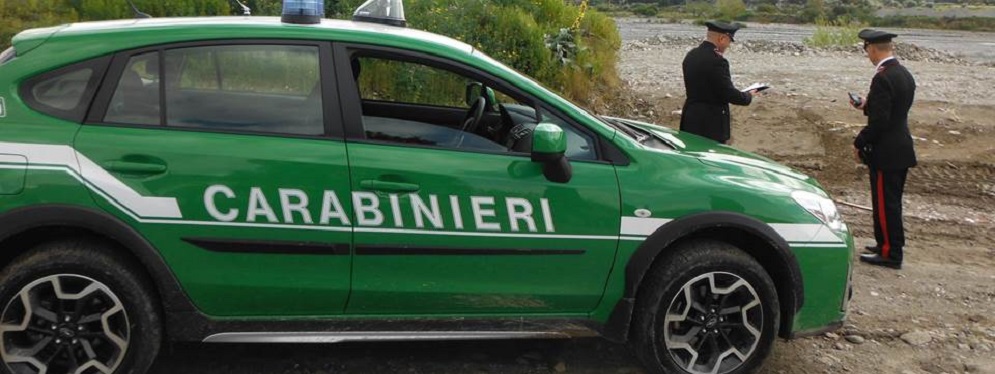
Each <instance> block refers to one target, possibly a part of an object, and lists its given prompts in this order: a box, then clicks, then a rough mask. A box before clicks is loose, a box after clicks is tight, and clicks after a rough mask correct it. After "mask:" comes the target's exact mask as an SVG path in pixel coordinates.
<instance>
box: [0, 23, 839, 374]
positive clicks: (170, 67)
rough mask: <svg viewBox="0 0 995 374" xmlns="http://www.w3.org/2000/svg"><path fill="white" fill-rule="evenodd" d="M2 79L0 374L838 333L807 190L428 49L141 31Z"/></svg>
mask: <svg viewBox="0 0 995 374" xmlns="http://www.w3.org/2000/svg"><path fill="white" fill-rule="evenodd" d="M374 18H375V17H374ZM2 56H3V57H2V58H0V61H2V62H0V63H2V65H0V108H2V111H0V113H3V115H2V116H0V266H2V268H3V271H2V273H0V307H2V308H3V309H2V322H0V356H2V360H3V362H4V365H3V370H5V371H8V372H12V373H40V372H48V373H67V372H85V373H89V372H97V371H102V372H115V373H118V372H121V373H125V372H144V371H145V370H146V369H147V368H148V367H149V365H150V364H151V362H152V360H153V359H154V357H155V355H156V353H157V351H158V349H159V346H160V344H161V343H162V342H163V341H164V340H169V341H197V342H210V343H248V342H252V343H268V342H341V341H351V340H417V339H505V338H548V337H570V336H579V335H590V334H597V335H601V336H604V337H606V338H607V339H610V340H613V341H618V342H629V343H630V344H631V345H632V346H633V347H634V349H635V351H636V353H637V355H638V356H639V357H640V358H641V359H642V361H643V362H644V364H645V365H646V367H647V368H648V369H649V370H650V371H652V372H689V373H742V372H748V371H751V370H753V369H754V368H756V367H757V366H758V365H759V364H760V363H761V362H762V361H763V359H764V358H765V357H766V356H767V354H768V353H769V351H770V348H771V345H772V342H773V340H774V339H775V337H777V336H781V337H785V338H790V337H793V336H797V335H799V334H805V333H811V332H815V331H820V330H824V329H827V328H832V327H833V326H837V325H839V324H840V323H841V321H842V320H843V318H844V317H845V313H846V301H847V299H848V291H849V271H850V259H851V252H852V250H853V244H852V238H851V235H850V233H849V232H848V230H847V228H846V226H845V225H844V224H843V223H842V221H841V220H840V216H839V215H838V213H837V212H836V207H835V205H834V204H833V202H832V200H830V199H829V197H828V195H827V194H826V193H825V192H824V191H823V189H822V188H821V187H820V186H819V185H818V183H817V182H816V181H814V180H813V179H811V178H809V177H807V176H805V175H803V174H800V173H798V172H796V171H794V170H792V169H790V168H787V167H784V166H781V165H778V164H776V163H774V162H772V161H770V160H768V159H764V158H762V157H759V156H756V155H753V154H749V153H746V152H741V151H738V150H735V149H733V148H730V147H727V146H723V145H719V144H716V143H714V142H711V141H708V140H706V139H703V138H699V137H696V136H693V135H689V134H682V133H679V132H676V131H673V130H670V129H667V128H664V127H659V126H655V125H651V124H645V123H639V122H634V121H629V120H624V119H617V118H602V117H598V116H595V115H592V114H590V113H588V112H586V111H584V110H583V109H581V108H578V107H576V106H575V105H573V104H571V103H570V102H568V101H566V100H564V99H562V98H560V97H559V96H557V95H555V94H553V93H551V92H550V91H548V90H547V89H545V88H543V87H542V86H541V85H539V84H537V83H535V82H534V81H532V80H531V79H529V78H527V77H525V76H523V75H521V74H519V73H517V72H515V71H514V70H512V69H510V68H507V67H505V66H504V65H502V64H501V63H499V62H497V61H494V60H493V59H491V58H489V57H487V56H486V55H484V54H482V53H481V52H480V51H477V50H475V49H473V48H472V47H470V46H468V45H466V44H463V43H461V42H458V41H454V40H451V39H448V38H445V37H442V36H439V35H434V34H430V33H427V32H422V31H418V30H413V29H408V28H403V27H396V26H386V25H379V24H375V23H369V22H348V21H331V20H322V21H320V22H319V23H316V24H309V25H300V24H288V23H284V22H281V20H280V19H279V18H265V17H251V18H250V17H218V18H176V19H142V20H127V21H111V22H93V23H79V24H71V25H63V26H58V27H53V28H47V29H37V30H29V31H25V32H22V33H21V34H19V35H17V36H16V37H15V38H14V40H13V47H12V48H11V49H10V50H8V51H6V52H4V53H3V55H2Z"/></svg>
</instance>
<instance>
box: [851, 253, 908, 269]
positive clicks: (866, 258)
mask: <svg viewBox="0 0 995 374" xmlns="http://www.w3.org/2000/svg"><path fill="white" fill-rule="evenodd" d="M860 262H864V263H867V264H869V265H874V266H883V267H886V268H892V269H896V270H897V269H901V268H902V261H900V260H892V259H890V258H885V257H881V255H879V254H873V255H860Z"/></svg>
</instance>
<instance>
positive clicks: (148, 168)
mask: <svg viewBox="0 0 995 374" xmlns="http://www.w3.org/2000/svg"><path fill="white" fill-rule="evenodd" d="M104 169H106V170H107V171H113V172H117V173H124V174H162V173H165V172H166V165H163V164H155V163H147V162H131V161H109V162H106V163H104Z"/></svg>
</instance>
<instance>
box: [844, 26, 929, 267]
mask: <svg viewBox="0 0 995 374" xmlns="http://www.w3.org/2000/svg"><path fill="white" fill-rule="evenodd" d="M858 36H859V37H860V38H861V39H863V40H864V50H865V51H866V52H867V57H868V59H870V60H871V63H872V64H874V65H875V66H876V67H877V71H876V72H875V74H874V78H873V79H872V80H871V90H870V92H869V93H868V94H867V99H866V100H865V99H860V100H859V102H853V101H852V100H851V104H852V105H853V106H854V107H856V108H858V109H862V110H863V111H864V115H865V116H867V126H865V127H864V128H863V129H862V130H860V134H859V135H857V138H856V139H854V141H853V146H854V147H855V148H856V154H857V156H858V158H860V159H861V160H862V161H863V162H864V163H865V164H867V167H868V168H869V169H870V177H871V178H870V179H871V196H872V199H871V200H872V202H873V205H874V207H873V208H874V238H875V239H876V240H877V245H875V246H873V247H867V250H868V251H869V252H871V253H869V254H865V255H862V256H861V257H860V260H861V261H863V262H866V263H868V264H871V265H877V266H886V267H890V268H894V269H901V268H902V259H903V254H902V248H903V247H904V246H905V230H904V228H903V226H902V193H903V191H904V190H905V177H906V175H907V174H908V171H909V168H911V167H913V166H915V165H916V154H915V149H914V148H913V144H912V135H911V134H910V133H909V108H911V107H912V101H913V100H914V99H915V93H916V82H915V79H913V78H912V74H910V73H909V71H908V70H907V69H905V67H904V66H902V65H901V64H900V63H899V62H898V60H897V59H896V58H895V56H894V50H895V46H894V44H892V41H891V40H892V39H894V38H895V37H897V36H898V35H895V34H892V33H887V32H883V31H877V30H871V29H865V30H862V31H860V33H859V34H858Z"/></svg>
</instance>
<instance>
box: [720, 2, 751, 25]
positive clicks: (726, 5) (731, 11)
mask: <svg viewBox="0 0 995 374" xmlns="http://www.w3.org/2000/svg"><path fill="white" fill-rule="evenodd" d="M715 6H716V8H717V13H718V16H719V18H722V19H724V20H735V19H740V18H741V17H742V16H744V15H745V14H746V4H744V3H743V0H718V3H716V5H715Z"/></svg>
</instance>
